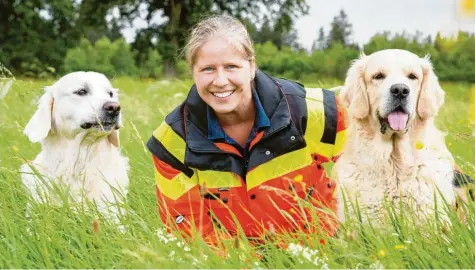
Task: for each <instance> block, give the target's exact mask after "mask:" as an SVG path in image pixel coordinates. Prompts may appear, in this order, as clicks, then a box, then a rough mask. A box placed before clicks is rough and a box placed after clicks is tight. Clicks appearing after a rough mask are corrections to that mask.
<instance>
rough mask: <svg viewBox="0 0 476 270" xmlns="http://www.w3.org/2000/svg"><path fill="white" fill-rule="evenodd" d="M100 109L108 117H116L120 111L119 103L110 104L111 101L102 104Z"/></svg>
mask: <svg viewBox="0 0 476 270" xmlns="http://www.w3.org/2000/svg"><path fill="white" fill-rule="evenodd" d="M102 108H103V109H104V110H105V111H106V113H107V114H108V115H110V116H116V115H118V114H119V112H120V111H121V105H119V103H117V102H112V101H108V102H106V103H104V105H103V106H102Z"/></svg>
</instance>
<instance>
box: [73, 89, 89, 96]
mask: <svg viewBox="0 0 476 270" xmlns="http://www.w3.org/2000/svg"><path fill="white" fill-rule="evenodd" d="M74 93H75V94H76V95H78V96H85V95H87V94H88V90H86V89H79V90H77V91H75V92H74Z"/></svg>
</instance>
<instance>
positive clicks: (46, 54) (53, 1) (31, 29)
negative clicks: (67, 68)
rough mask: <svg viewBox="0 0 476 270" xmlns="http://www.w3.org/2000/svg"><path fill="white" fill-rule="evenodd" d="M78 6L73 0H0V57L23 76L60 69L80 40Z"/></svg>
mask: <svg viewBox="0 0 476 270" xmlns="http://www.w3.org/2000/svg"><path fill="white" fill-rule="evenodd" d="M77 9H78V6H77V5H76V4H75V3H74V2H73V1H62V0H36V1H14V0H2V1H0V10H1V12H0V24H1V25H2V27H1V29H0V44H1V46H0V56H1V61H2V62H3V63H4V65H5V66H6V67H7V68H9V69H11V70H12V71H14V72H21V73H22V74H23V75H31V76H43V75H44V74H48V73H49V72H50V71H54V70H56V69H57V68H59V67H60V66H61V65H62V63H63V60H64V57H65V55H66V51H67V50H68V48H71V47H74V46H76V45H77V44H78V42H79V37H80V29H78V27H76V26H77V21H78V18H77V17H78V16H77Z"/></svg>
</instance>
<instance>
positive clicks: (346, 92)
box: [339, 53, 370, 119]
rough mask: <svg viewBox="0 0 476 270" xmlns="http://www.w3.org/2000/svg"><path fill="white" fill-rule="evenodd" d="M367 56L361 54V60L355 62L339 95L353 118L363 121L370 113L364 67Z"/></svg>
mask: <svg viewBox="0 0 476 270" xmlns="http://www.w3.org/2000/svg"><path fill="white" fill-rule="evenodd" d="M366 57H367V56H366V55H365V54H364V53H361V54H360V58H359V59H357V60H355V61H354V62H353V63H352V65H351V67H350V68H349V70H348V71H347V76H346V78H345V83H344V87H343V89H342V90H341V92H340V93H339V98H340V100H341V102H342V104H343V105H344V106H345V107H347V109H348V112H349V114H350V115H351V116H353V117H355V118H358V119H363V118H365V117H367V116H368V115H369V113H370V104H369V98H368V96H367V92H366V85H365V81H364V66H365V62H366Z"/></svg>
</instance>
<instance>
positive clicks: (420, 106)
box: [417, 55, 445, 120]
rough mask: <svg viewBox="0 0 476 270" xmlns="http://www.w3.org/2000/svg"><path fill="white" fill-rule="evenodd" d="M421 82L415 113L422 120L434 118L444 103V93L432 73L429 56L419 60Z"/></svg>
mask: <svg viewBox="0 0 476 270" xmlns="http://www.w3.org/2000/svg"><path fill="white" fill-rule="evenodd" d="M420 64H421V68H422V70H423V80H422V83H421V88H420V93H419V96H418V101H417V113H418V116H419V117H420V118H421V119H422V120H426V119H428V118H431V117H433V116H435V115H436V114H437V113H438V111H439V110H440V108H441V106H442V105H443V103H444V102H445V92H444V91H443V89H441V86H440V84H439V83H438V78H437V77H436V75H435V73H434V72H433V65H432V64H431V62H430V59H429V56H428V55H427V56H425V58H421V59H420Z"/></svg>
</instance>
